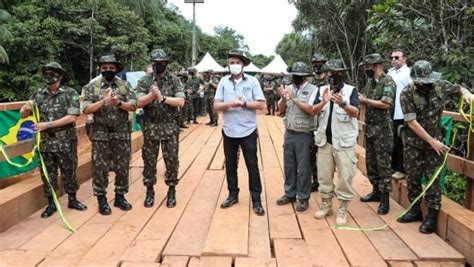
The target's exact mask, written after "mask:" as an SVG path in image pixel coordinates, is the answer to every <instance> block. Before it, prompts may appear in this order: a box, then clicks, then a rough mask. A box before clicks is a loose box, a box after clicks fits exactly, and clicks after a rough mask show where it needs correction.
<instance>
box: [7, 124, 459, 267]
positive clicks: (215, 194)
mask: <svg viewBox="0 0 474 267" xmlns="http://www.w3.org/2000/svg"><path fill="white" fill-rule="evenodd" d="M258 120H259V121H258V125H259V160H260V171H261V177H262V182H263V184H264V192H263V194H262V199H263V202H264V207H265V210H266V212H267V213H266V216H263V217H259V216H256V215H255V214H254V213H253V212H252V210H251V207H250V202H249V192H248V175H247V172H246V168H245V164H244V162H243V160H240V162H239V177H240V179H239V183H240V184H239V186H240V188H241V191H240V203H239V204H237V205H235V206H233V207H232V208H230V209H226V210H223V209H220V208H219V205H220V203H221V202H222V201H223V200H224V199H225V197H226V196H227V186H226V182H225V172H224V169H223V166H224V155H223V150H222V144H221V142H222V136H221V129H220V128H211V127H208V126H205V125H204V123H203V122H204V118H201V124H200V125H193V126H192V127H191V128H189V129H187V130H186V131H184V132H183V133H182V134H181V136H180V142H181V143H180V160H181V163H180V177H181V182H180V184H179V186H178V191H177V200H178V205H177V206H176V207H175V208H173V209H168V208H166V206H165V205H164V200H165V194H166V187H165V185H164V182H163V172H164V171H163V168H164V164H163V160H162V159H160V160H159V163H158V170H159V174H160V175H159V181H158V184H157V186H156V187H155V189H156V190H157V192H156V204H155V206H154V207H153V208H145V207H144V206H143V200H144V198H145V187H144V186H143V184H142V181H141V172H142V166H143V162H142V159H141V151H139V152H137V153H135V154H133V156H132V163H131V171H130V175H131V186H130V192H129V193H128V194H127V196H126V197H127V199H128V200H129V201H130V202H131V203H132V204H133V209H132V210H131V211H128V212H124V211H121V210H118V209H117V208H112V210H113V212H112V215H110V216H102V215H100V214H98V212H97V202H96V198H95V197H94V196H93V195H92V186H91V181H90V180H89V181H88V182H86V183H85V184H83V185H82V186H81V189H80V191H79V192H78V197H79V198H80V199H81V200H83V201H85V203H86V204H87V205H88V206H89V209H88V210H87V211H85V212H79V211H73V210H69V209H67V208H66V209H65V215H66V217H67V219H68V220H69V222H70V223H71V224H72V225H73V226H74V227H75V228H76V229H77V232H76V233H74V234H73V233H70V232H68V231H67V230H65V229H64V228H63V226H62V224H61V222H60V221H59V219H58V217H57V216H53V217H51V218H49V219H41V218H40V213H41V211H38V212H36V213H34V214H33V215H31V216H30V217H28V218H27V219H25V220H23V221H22V222H20V223H18V224H16V225H14V226H13V227H11V228H9V229H8V230H6V231H5V232H3V233H0V267H3V266H42V267H43V266H123V267H125V266H219V267H220V266H236V267H241V266H279V267H283V266H298V267H300V266H301V267H303V266H464V262H465V259H464V257H463V256H462V255H461V254H460V253H459V252H457V251H456V250H455V249H453V248H452V247H451V246H449V245H448V244H447V243H445V242H444V241H443V240H442V239H441V238H440V237H438V236H437V235H434V234H433V235H423V234H420V233H419V232H418V226H419V224H417V223H414V224H398V223H396V222H395V218H396V216H397V215H398V214H399V213H400V212H401V211H402V208H401V206H400V205H398V204H397V203H396V202H394V201H392V202H391V207H392V209H391V212H390V214H388V215H386V216H379V215H377V213H376V209H377V204H366V203H362V202H359V201H358V200H355V201H353V202H352V203H351V205H350V207H349V213H350V216H349V224H350V225H352V226H360V227H364V228H367V227H375V226H380V225H383V224H384V223H389V225H390V226H389V227H388V228H387V229H385V230H383V231H375V232H361V231H347V230H334V229H332V228H331V225H333V223H334V218H333V217H330V218H328V219H327V220H316V219H314V218H313V214H314V212H315V210H316V209H317V208H318V205H319V204H320V198H319V196H318V193H313V197H312V198H311V199H310V208H309V209H308V210H307V211H306V212H304V213H296V212H295V209H294V207H293V206H291V205H287V206H277V205H276V203H275V201H276V199H277V198H278V197H280V196H281V195H282V193H283V173H282V169H283V157H282V156H283V147H282V145H283V132H284V127H283V125H282V123H281V119H280V118H278V117H271V116H262V115H260V116H259V117H258ZM354 184H355V188H356V191H357V192H358V193H359V194H365V193H367V192H369V191H370V185H369V183H368V181H367V178H366V177H365V176H363V175H362V174H361V173H360V172H358V174H357V176H356V177H355V179H354ZM112 185H113V183H111V186H110V187H109V192H110V193H109V201H113V199H112V198H113V186H112ZM61 202H62V204H63V207H65V204H66V203H67V199H66V198H65V197H62V198H61Z"/></svg>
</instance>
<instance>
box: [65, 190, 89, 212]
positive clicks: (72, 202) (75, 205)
mask: <svg viewBox="0 0 474 267" xmlns="http://www.w3.org/2000/svg"><path fill="white" fill-rule="evenodd" d="M68 200H69V202H68V204H67V207H68V208H70V209H75V210H87V206H86V205H84V204H83V203H81V202H80V201H79V200H77V198H76V193H72V194H69V196H68Z"/></svg>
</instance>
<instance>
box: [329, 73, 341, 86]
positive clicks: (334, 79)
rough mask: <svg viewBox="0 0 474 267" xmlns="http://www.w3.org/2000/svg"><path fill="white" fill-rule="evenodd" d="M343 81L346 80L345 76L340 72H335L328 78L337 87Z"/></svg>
mask: <svg viewBox="0 0 474 267" xmlns="http://www.w3.org/2000/svg"><path fill="white" fill-rule="evenodd" d="M343 81H344V78H343V77H342V75H340V74H335V75H332V76H330V77H329V78H328V82H329V84H330V85H332V86H336V87H337V86H339V85H341V84H342V83H343Z"/></svg>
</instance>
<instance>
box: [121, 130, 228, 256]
mask: <svg viewBox="0 0 474 267" xmlns="http://www.w3.org/2000/svg"><path fill="white" fill-rule="evenodd" d="M214 129H215V128H211V127H206V128H203V132H200V131H198V132H196V133H197V134H198V135H197V136H196V138H194V140H195V141H194V143H193V144H192V145H191V146H190V150H189V151H190V152H188V153H185V154H183V157H182V158H181V159H180V160H181V164H182V165H184V166H186V165H190V164H191V163H192V165H190V167H189V169H184V168H180V175H179V176H180V177H183V175H184V174H186V175H185V176H184V177H189V178H185V179H183V180H181V181H180V184H179V186H178V191H177V193H178V195H177V197H178V201H179V202H178V205H177V206H176V207H175V208H173V209H169V208H167V207H165V206H161V207H160V208H158V210H157V211H156V213H155V214H154V215H153V216H152V218H151V219H150V220H149V221H148V222H147V224H146V225H145V227H143V229H142V231H141V232H140V234H139V235H138V236H137V237H136V238H135V240H133V242H132V243H131V244H130V245H129V246H128V248H127V249H126V250H125V252H124V254H123V255H122V257H121V259H122V260H129V261H155V260H156V261H160V259H161V253H162V251H163V249H164V247H165V246H166V243H167V242H168V240H169V238H170V236H171V234H172V233H173V231H174V229H175V226H176V224H177V222H178V221H179V219H180V217H181V215H182V213H183V211H184V209H185V207H186V205H187V202H188V201H189V200H190V198H191V196H192V192H193V191H194V189H195V188H196V187H197V185H198V184H199V181H200V178H201V176H202V175H203V173H204V172H205V170H206V168H207V167H208V166H209V163H210V160H211V158H210V157H208V156H207V155H209V154H212V153H214V152H215V150H216V149H217V143H214V144H212V145H211V144H209V145H208V146H206V147H203V146H204V144H206V142H207V140H211V139H213V138H217V137H218V136H219V135H220V132H218V131H215V130H214ZM196 155H197V156H196ZM156 229H160V231H157V230H156Z"/></svg>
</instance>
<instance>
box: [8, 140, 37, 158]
mask: <svg viewBox="0 0 474 267" xmlns="http://www.w3.org/2000/svg"><path fill="white" fill-rule="evenodd" d="M4 148H5V152H6V153H7V155H8V157H9V158H10V159H12V158H15V157H18V156H21V155H23V154H26V153H30V152H31V151H32V150H33V141H32V140H25V141H21V142H18V143H14V144H11V145H7V146H5V147H4ZM5 160H6V159H5V156H4V155H3V153H0V162H2V161H5Z"/></svg>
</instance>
